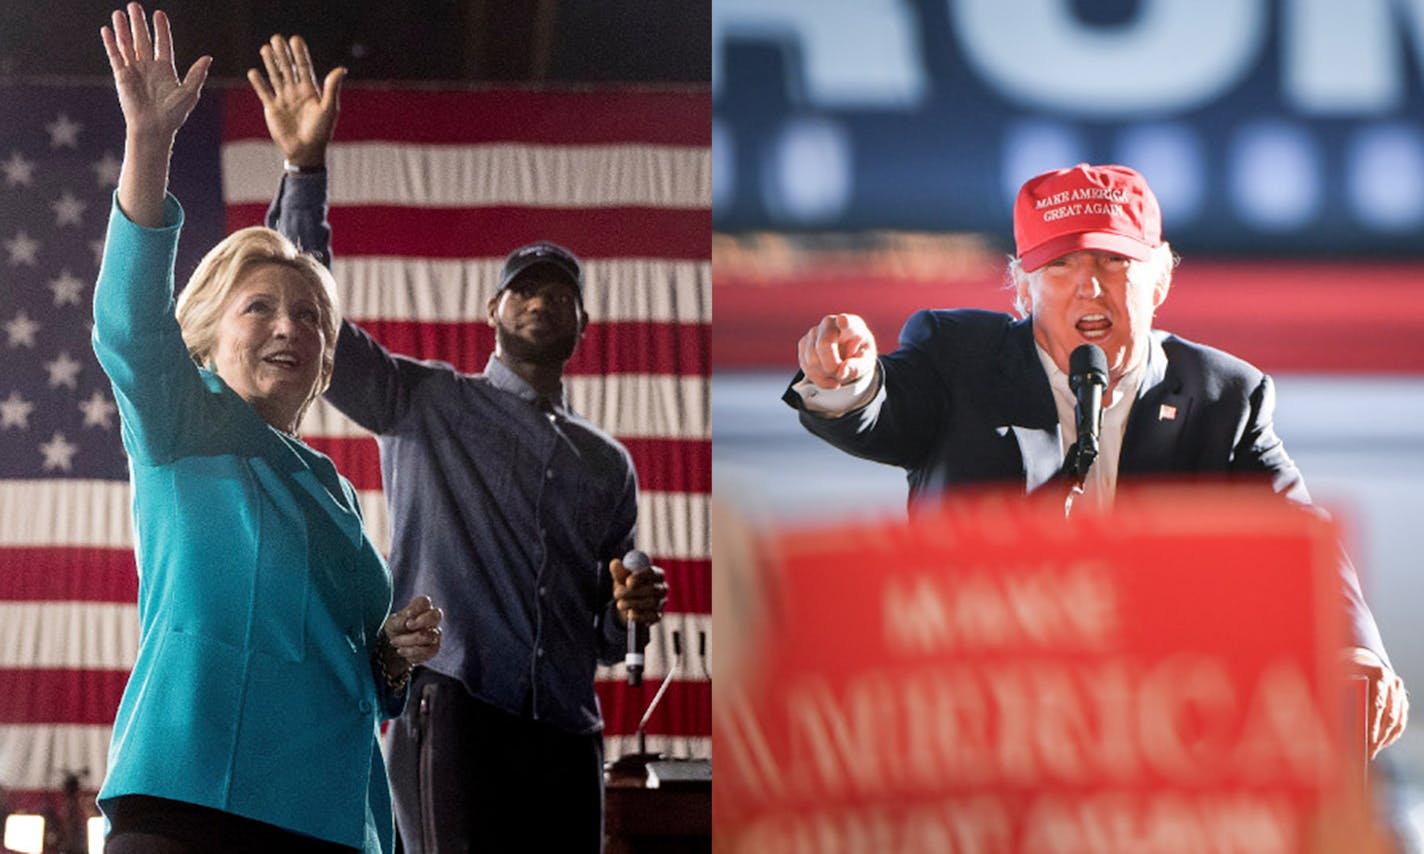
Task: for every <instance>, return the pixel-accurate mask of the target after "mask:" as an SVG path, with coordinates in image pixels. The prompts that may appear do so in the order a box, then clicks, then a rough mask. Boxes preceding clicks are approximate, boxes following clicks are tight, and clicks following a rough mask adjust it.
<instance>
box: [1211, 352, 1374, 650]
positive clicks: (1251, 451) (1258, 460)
mask: <svg viewBox="0 0 1424 854" xmlns="http://www.w3.org/2000/svg"><path fill="white" fill-rule="evenodd" d="M1275 410H1276V392H1275V385H1274V383H1272V382H1271V378H1270V376H1267V375H1262V377H1261V380H1260V382H1259V383H1257V385H1256V386H1255V388H1254V389H1252V390H1251V392H1250V394H1249V395H1248V397H1247V419H1246V428H1245V430H1243V431H1242V434H1241V439H1240V441H1239V442H1237V444H1236V447H1235V449H1234V455H1233V459H1232V461H1231V468H1232V470H1233V471H1238V472H1246V473H1253V474H1264V475H1266V476H1268V477H1269V478H1270V479H1271V486H1272V488H1274V489H1275V491H1276V492H1277V493H1278V494H1280V495H1283V496H1285V497H1286V498H1288V499H1290V500H1291V501H1294V502H1296V503H1297V504H1300V505H1301V506H1303V507H1305V508H1308V510H1309V511H1310V512H1313V513H1317V514H1320V515H1322V516H1323V515H1326V514H1325V512H1324V511H1323V510H1320V509H1319V508H1317V507H1315V506H1314V505H1312V504H1311V501H1310V493H1309V491H1308V490H1307V489H1306V487H1305V478H1304V477H1303V476H1302V475H1301V473H1300V469H1299V468H1297V467H1296V464H1295V461H1294V460H1292V459H1291V458H1290V454H1288V453H1286V448H1285V443H1284V442H1282V441H1281V438H1280V436H1278V435H1277V434H1276V428H1275ZM1335 564H1336V571H1337V573H1338V576H1339V579H1340V596H1341V600H1342V604H1343V607H1344V610H1345V616H1346V621H1347V627H1348V629H1349V634H1350V641H1351V643H1352V644H1353V645H1355V646H1360V647H1364V648H1365V649H1368V650H1370V651H1371V652H1373V653H1374V654H1375V655H1378V656H1379V657H1380V660H1381V661H1383V662H1384V663H1385V664H1386V665H1388V666H1391V667H1392V666H1393V665H1390V661H1389V654H1388V653H1387V652H1386V651H1385V648H1384V640H1383V638H1382V637H1381V636H1380V631H1379V626H1378V625H1376V624H1375V618H1374V614H1373V613H1371V612H1370V607H1369V605H1368V604H1366V602H1365V596H1364V593H1363V591H1362V590H1361V588H1360V577H1359V574H1358V573H1357V572H1356V571H1355V566H1354V564H1353V563H1352V562H1351V561H1350V557H1349V555H1348V554H1346V552H1345V549H1344V546H1343V545H1339V546H1338V547H1337V549H1336V558H1335Z"/></svg>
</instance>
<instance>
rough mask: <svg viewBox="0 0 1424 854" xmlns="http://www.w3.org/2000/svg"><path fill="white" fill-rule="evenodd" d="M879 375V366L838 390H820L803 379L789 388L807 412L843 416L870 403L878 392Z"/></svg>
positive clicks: (827, 415)
mask: <svg viewBox="0 0 1424 854" xmlns="http://www.w3.org/2000/svg"><path fill="white" fill-rule="evenodd" d="M879 375H880V366H879V365H876V368H875V370H874V371H872V372H871V373H869V374H866V375H865V376H863V377H861V378H860V379H858V380H856V381H855V382H853V383H851V384H850V385H843V386H840V387H839V388H821V387H820V386H818V385H816V384H815V383H813V382H811V381H810V380H806V379H803V380H801V382H799V383H796V384H795V385H793V386H792V387H791V390H792V391H794V392H796V393H797V394H799V395H801V402H802V403H804V404H805V405H806V409H807V411H808V412H814V413H815V414H817V415H822V416H826V417H835V416H837V415H844V414H846V413H847V412H850V411H851V410H852V409H859V408H860V407H862V406H864V405H865V404H867V403H869V402H870V399H871V398H872V397H874V396H875V392H876V391H878V390H879V387H880V384H879V382H878V381H877V378H878V377H879Z"/></svg>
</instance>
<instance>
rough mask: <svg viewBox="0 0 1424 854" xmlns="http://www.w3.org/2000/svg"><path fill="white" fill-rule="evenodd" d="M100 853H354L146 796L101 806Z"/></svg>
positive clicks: (259, 824)
mask: <svg viewBox="0 0 1424 854" xmlns="http://www.w3.org/2000/svg"><path fill="white" fill-rule="evenodd" d="M104 808H105V811H106V813H107V814H108V816H109V824H110V830H109V836H108V838H107V839H106V840H105V842H104V851H105V854H252V852H255V851H263V852H269V851H270V852H292V854H296V852H308V854H346V852H349V853H350V854H356V852H357V851H358V849H356V848H351V847H349V846H346V845H337V844H336V843H335V842H325V841H323V840H320V839H313V838H312V837H310V836H304V835H303V834H300V833H294V832H292V831H290V830H285V829H283V828H280V827H277V826H275V825H271V824H267V823H265V822H261V821H256V820H254V819H250V818H243V817H242V816H239V815H234V814H232V813H230V812H223V811H222V810H215V809H211V808H209V807H200V806H198V805H197V804H190V803H186V802H184V801H173V800H169V799H167V798H154V797H150V796H148V795H122V796H120V797H117V798H113V799H112V800H109V801H106V802H105V807H104Z"/></svg>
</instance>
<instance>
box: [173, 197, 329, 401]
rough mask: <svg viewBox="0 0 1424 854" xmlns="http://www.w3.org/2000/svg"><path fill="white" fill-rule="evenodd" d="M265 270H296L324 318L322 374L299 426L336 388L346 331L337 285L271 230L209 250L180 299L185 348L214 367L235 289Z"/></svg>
mask: <svg viewBox="0 0 1424 854" xmlns="http://www.w3.org/2000/svg"><path fill="white" fill-rule="evenodd" d="M263 264H278V265H280V266H283V267H287V268H290V269H292V270H295V271H296V272H297V273H298V274H299V275H300V276H301V277H302V279H303V281H305V282H306V283H307V284H308V286H310V288H311V294H312V297H313V298H314V299H315V300H316V304H317V310H318V311H319V313H320V314H321V319H320V321H319V325H320V327H321V330H322V332H324V333H326V346H325V348H324V349H323V351H322V354H321V373H320V374H319V375H318V377H317V381H316V385H315V387H313V389H312V393H311V397H310V398H308V399H307V401H306V402H305V403H304V404H302V409H301V412H299V413H298V414H297V421H298V423H300V421H301V416H302V415H304V414H306V410H307V407H308V406H310V405H311V403H312V401H314V400H316V399H317V398H318V397H320V396H321V394H322V393H323V392H325V391H326V388H327V386H328V385H330V384H331V372H332V369H333V368H334V367H335V365H336V336H337V333H338V332H340V330H341V315H340V312H339V310H338V308H337V305H336V281H335V280H334V279H333V278H332V277H331V272H330V271H329V270H327V269H326V267H324V266H322V264H321V262H320V261H318V260H317V259H316V258H314V257H312V256H311V255H308V254H306V253H304V252H302V251H301V250H299V249H298V248H297V247H296V245H295V244H293V243H292V241H290V240H288V239H287V238H285V237H283V236H282V235H281V234H279V233H277V232H275V231H273V230H272V229H270V228H264V227H262V226H260V225H257V226H252V227H251V228H244V229H242V230H240V231H235V232H233V233H232V234H230V235H228V236H227V237H226V238H224V239H223V240H222V242H220V243H218V245H216V246H214V247H213V248H212V249H210V250H208V254H206V255H204V256H203V260H202V261H200V262H198V268H197V269H196V270H194V271H193V275H192V277H191V278H189V279H188V284H187V286H186V287H184V288H183V292H182V293H181V294H179V295H178V306H177V315H178V326H179V327H180V328H181V329H182V330H183V343H185V344H187V345H188V354H189V355H190V356H192V357H193V361H194V362H197V363H198V364H199V365H200V366H202V367H211V357H212V354H213V350H214V349H216V347H217V335H218V322H219V321H220V320H221V319H222V313H223V309H225V308H226V307H227V303H228V300H229V299H230V298H231V296H232V291H233V289H234V288H235V287H236V286H237V284H238V282H240V281H241V280H242V279H243V277H244V276H246V275H247V273H248V271H250V270H252V269H253V268H255V267H259V266H262V265H263Z"/></svg>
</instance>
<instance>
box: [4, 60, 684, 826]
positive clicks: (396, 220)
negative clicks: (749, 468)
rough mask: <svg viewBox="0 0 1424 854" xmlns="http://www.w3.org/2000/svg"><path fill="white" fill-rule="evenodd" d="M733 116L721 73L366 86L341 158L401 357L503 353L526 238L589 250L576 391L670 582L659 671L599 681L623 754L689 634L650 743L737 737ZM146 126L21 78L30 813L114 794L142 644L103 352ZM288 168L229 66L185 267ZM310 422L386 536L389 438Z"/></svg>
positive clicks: (13, 444) (8, 773)
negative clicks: (720, 565)
mask: <svg viewBox="0 0 1424 854" xmlns="http://www.w3.org/2000/svg"><path fill="white" fill-rule="evenodd" d="M710 117H711V107H710V94H709V93H708V91H707V90H706V89H687V90H669V89H665V88H664V89H629V88H617V89H586V90H578V91H548V90H512V89H474V90H460V91H453V90H437V89H420V90H414V89H397V88H376V87H364V88H363V87H360V86H355V85H352V86H348V87H347V89H346V91H345V92H344V93H343V97H342V114H341V119H340V122H339V125H338V128H337V135H336V136H337V141H336V143H335V144H333V146H332V149H331V150H330V152H329V157H328V166H329V169H330V174H331V179H330V189H331V202H332V211H331V222H332V227H333V232H334V239H333V252H334V255H335V261H334V273H335V277H336V281H337V284H338V286H339V292H340V299H341V303H342V309H343V311H345V312H346V314H347V315H348V316H350V317H352V318H353V319H354V320H356V321H357V322H358V323H360V324H362V325H363V326H364V327H365V328H366V329H367V330H369V331H370V332H371V333H372V334H373V335H375V337H376V338H377V339H378V340H380V341H382V342H383V343H384V344H386V346H387V347H389V348H390V349H392V350H393V351H396V352H400V353H405V354H409V355H412V356H415V357H418V358H436V359H442V360H445V361H449V362H451V363H453V364H454V365H456V366H457V367H459V368H461V369H464V370H469V371H477V370H480V369H481V368H482V367H483V365H484V363H485V360H486V359H487V357H488V354H489V352H490V351H491V350H492V348H493V330H492V329H491V328H490V327H488V326H487V325H486V324H485V323H484V322H483V317H484V311H485V308H484V307H485V304H486V302H487V300H488V299H489V297H490V296H491V295H492V294H493V291H494V286H495V280H496V277H497V274H498V270H499V267H500V264H501V261H502V259H503V256H504V254H505V253H507V252H508V251H509V250H510V249H512V248H514V247H515V246H518V245H521V244H523V243H526V242H530V241H533V240H536V239H550V240H554V241H557V242H559V243H562V244H564V245H566V246H568V247H570V248H571V249H573V250H574V251H575V252H576V253H578V254H579V255H580V257H581V258H583V259H584V261H585V270H586V276H587V287H586V295H585V302H586V306H587V308H588V312H589V314H590V318H591V324H590V327H589V331H588V333H587V335H586V336H585V338H584V340H583V342H582V344H581V345H580V347H579V350H578V352H577V353H576V354H575V356H574V358H573V360H572V361H571V362H570V363H569V365H568V371H567V374H566V384H567V387H568V390H569V393H570V397H571V399H572V401H573V404H574V407H575V408H576V409H577V410H578V411H579V412H581V413H583V414H584V415H585V416H587V417H589V418H590V419H591V420H593V421H594V422H595V423H597V424H599V425H601V426H602V427H603V428H604V429H606V430H608V431H609V432H610V433H612V434H614V435H615V436H617V437H618V438H619V439H620V440H622V441H623V443H624V444H625V445H626V446H627V447H628V449H629V451H630V452H631V453H632V455H633V459H634V462H635V464H636V466H637V469H638V476H639V480H640V485H641V496H640V502H639V536H638V540H639V545H640V546H641V547H642V548H643V549H644V550H645V551H647V552H648V553H649V554H650V555H651V556H652V557H653V559H654V561H655V562H656V563H657V564H658V565H659V566H662V567H663V568H665V569H666V571H667V577H668V585H669V588H670V597H669V602H668V615H667V618H666V619H665V620H664V621H663V624H662V627H661V628H660V629H657V630H655V631H654V633H653V639H652V643H651V644H650V646H649V650H648V667H647V677H646V680H645V682H644V687H643V688H642V689H631V688H628V687H627V686H626V684H625V683H624V681H623V679H622V673H621V668H616V669H611V670H606V671H601V672H600V674H599V684H598V689H599V695H600V698H601V699H602V701H603V710H604V716H605V718H606V720H607V725H608V726H607V737H608V744H607V747H608V755H609V757H610V758H613V757H616V756H618V755H620V754H622V753H624V752H628V751H630V750H633V749H636V743H635V739H634V733H635V730H636V727H637V724H638V720H639V717H640V716H641V714H642V712H643V708H644V706H645V704H646V703H647V702H648V700H650V699H651V698H652V696H653V692H654V690H655V689H656V687H657V685H658V683H659V682H660V681H661V680H662V677H663V676H664V674H666V673H667V672H668V670H669V668H670V667H672V666H673V665H674V656H673V654H672V644H671V640H670V637H671V632H672V630H673V629H676V630H678V632H679V633H680V635H681V638H682V639H683V655H682V656H681V658H680V659H679V660H678V661H677V662H676V663H677V665H678V668H679V672H678V673H677V674H676V675H675V677H674V679H673V681H672V683H671V686H670V688H669V690H668V692H667V695H666V696H665V697H664V698H663V702H662V704H661V705H660V707H659V709H658V711H657V712H656V713H655V714H654V715H653V717H652V718H651V720H650V722H649V725H648V728H647V732H648V745H647V746H648V748H649V749H650V750H661V751H663V752H665V753H667V754H669V755H672V756H693V757H707V756H709V755H710V751H711V743H710V742H711V688H710V670H711V662H710V656H711V649H710V638H709V633H710V628H711V622H710V614H711V598H712V597H711V574H710V573H711V560H710V545H709V543H710V535H709V530H708V526H709V522H708V499H709V496H710V492H711V432H710V424H709V414H708V408H709V397H708V394H709V392H708V374H709V358H710V356H709V353H710V334H711V333H710V329H711V327H710V320H711V262H710V256H711V249H710V242H709V234H710V224H711V214H710V201H711V165H710V152H709V143H710V131H709V128H710ZM122 142H123V129H122V118H121V116H120V114H119V110H118V106H117V102H116V100H115V97H114V94H113V90H112V87H111V86H110V85H108V84H107V83H103V84H101V83H98V82H95V83H92V84H83V85H78V84H76V85H58V84H54V85H35V86H0V787H3V788H4V789H6V790H8V791H9V794H10V801H11V805H12V806H15V807H31V808H33V807H36V806H39V805H42V803H43V802H45V801H47V800H48V799H49V798H50V797H51V796H52V794H53V793H54V792H55V791H56V790H57V789H58V788H59V787H60V785H61V783H62V781H63V774H64V773H65V772H66V771H82V772H85V775H84V777H83V787H84V788H85V789H86V790H90V791H92V790H94V789H96V788H97V787H98V785H99V783H100V782H101V781H102V778H103V773H104V768H105V753H106V751H107V746H108V741H109V733H110V724H111V722H112V719H113V714H114V710H115V708H116V707H117V704H118V699H119V695H120V693H121V692H122V690H123V686H124V682H125V680H126V678H127V674H128V668H129V667H130V666H131V664H132V662H133V659H134V655H135V651H136V649H137V642H138V624H137V610H136V606H135V599H136V593H137V577H136V573H135V567H134V562H133V553H132V551H131V549H132V533H131V530H130V525H129V488H128V483H127V470H126V463H125V459H124V456H123V449H122V446H121V445H120V442H119V434H118V417H117V414H116V412H115V407H114V403H113V400H112V395H111V392H110V389H109V384H108V381H107V379H106V377H105V376H104V375H103V373H102V372H101V371H100V369H99V367H98V364H97V363H96V362H95V360H94V357H93V352H92V350H91V348H90V344H89V333H90V326H91V322H92V321H91V317H92V306H91V300H92V296H93V282H94V278H95V275H96V273H97V270H98V259H99V250H100V245H101V241H102V237H103V234H104V226H105V222H106V219H107V217H108V212H109V205H110V196H111V193H112V191H113V187H114V184H115V182H116V180H117V176H118V165H119V158H120V157H121V155H122ZM280 164H281V157H280V155H279V154H278V153H277V152H276V149H275V147H274V146H273V145H272V143H271V142H270V141H269V140H268V138H267V134H266V129H265V127H264V125H263V122H262V113H261V105H260V104H259V102H258V101H257V99H256V98H255V97H254V96H253V95H252V94H251V93H250V92H248V91H247V90H246V89H244V88H235V87H234V88H224V87H221V86H218V85H214V84H212V83H210V85H209V87H208V90H207V91H205V93H204V95H203V99H202V101H201V102H200V104H199V107H198V109H197V110H195V112H194V115H193V116H192V117H191V118H190V119H189V123H188V125H187V126H186V127H185V128H184V129H183V130H182V131H181V132H180V134H179V141H178V146H177V150H176V151H175V153H174V172H173V176H172V180H171V186H172V189H173V191H174V193H175V195H177V196H178V198H179V200H180V201H181V202H182V204H183V206H184V209H185V212H186V215H187V222H186V225H185V228H184V232H183V237H182V242H181V245H180V249H179V261H178V272H177V276H178V281H179V282H180V283H181V282H183V281H185V280H186V278H187V276H188V274H189V273H190V272H191V271H192V269H193V267H194V265H195V264H196V262H197V259H198V258H199V257H201V255H202V253H203V252H204V251H205V250H207V249H208V248H209V247H211V246H212V245H213V244H214V243H215V242H217V240H219V239H220V238H221V237H222V236H223V235H224V234H225V233H227V232H228V231H230V230H232V229H236V228H239V227H243V226H246V225H252V224H258V223H260V222H261V221H262V216H263V213H264V211H265V209H266V205H267V202H268V200H269V199H270V197H271V195H272V193H273V191H274V189H275V187H276V183H277V180H278V178H279V176H280ZM303 435H304V438H306V440H307V441H308V442H309V443H310V444H311V445H312V446H313V447H315V448H317V449H319V450H321V451H323V452H325V453H327V454H328V455H330V456H331V457H332V459H333V460H334V461H335V462H336V465H337V467H338V469H339V470H340V471H341V472H342V473H343V474H345V475H346V476H347V477H348V478H350V479H351V481H352V482H353V483H354V484H355V485H356V487H357V489H358V490H360V491H361V495H362V499H363V505H364V509H365V513H366V520H367V525H368V528H369V529H370V532H371V535H372V538H373V539H374V540H375V542H376V543H377V545H378V546H380V547H383V548H384V546H385V544H386V543H387V542H388V526H387V511H386V506H385V502H384V499H383V498H382V495H381V491H380V490H381V476H380V469H379V465H378V458H377V453H376V445H375V441H374V440H373V439H372V438H370V436H368V435H365V434H364V433H363V432H362V431H361V430H360V429H359V428H357V427H356V426H355V425H353V424H352V423H351V422H349V421H347V420H346V419H345V418H344V417H342V416H340V415H339V414H337V413H336V412H335V411H334V410H333V409H332V408H330V407H329V406H327V405H326V404H325V403H324V402H321V403H318V404H317V405H316V406H315V407H313V410H312V412H311V413H310V414H309V415H308V418H307V421H306V423H305V424H304V427H303ZM214 524H221V521H220V520H216V519H215V520H214Z"/></svg>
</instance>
